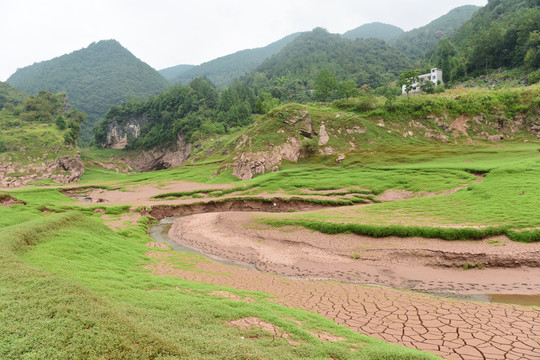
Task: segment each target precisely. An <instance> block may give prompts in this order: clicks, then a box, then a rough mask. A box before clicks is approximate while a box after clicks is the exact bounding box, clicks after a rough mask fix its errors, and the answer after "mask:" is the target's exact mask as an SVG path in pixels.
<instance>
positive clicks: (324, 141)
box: [319, 124, 330, 146]
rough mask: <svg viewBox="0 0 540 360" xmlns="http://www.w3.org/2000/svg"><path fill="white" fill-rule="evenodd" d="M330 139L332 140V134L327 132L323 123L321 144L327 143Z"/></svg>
mask: <svg viewBox="0 0 540 360" xmlns="http://www.w3.org/2000/svg"><path fill="white" fill-rule="evenodd" d="M328 140H330V136H329V135H328V133H327V132H326V128H325V127H324V124H321V127H320V128H319V146H322V145H326V143H327V142H328Z"/></svg>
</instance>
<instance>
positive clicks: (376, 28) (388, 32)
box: [343, 22, 404, 41]
mask: <svg viewBox="0 0 540 360" xmlns="http://www.w3.org/2000/svg"><path fill="white" fill-rule="evenodd" d="M403 33H404V31H403V29H401V28H399V27H397V26H394V25H389V24H383V23H380V22H373V23H369V24H364V25H361V26H359V27H357V28H356V29H353V30H349V31H347V32H346V33H344V34H343V37H344V38H346V39H351V40H354V39H369V38H375V39H381V40H384V41H389V40H393V39H395V38H397V37H398V36H400V35H401V34H403Z"/></svg>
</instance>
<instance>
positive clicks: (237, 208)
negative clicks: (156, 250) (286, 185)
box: [148, 197, 339, 220]
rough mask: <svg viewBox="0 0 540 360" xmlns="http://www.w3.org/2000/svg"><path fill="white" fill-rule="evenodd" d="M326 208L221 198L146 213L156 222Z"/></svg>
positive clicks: (298, 201)
mask: <svg viewBox="0 0 540 360" xmlns="http://www.w3.org/2000/svg"><path fill="white" fill-rule="evenodd" d="M328 206H339V205H322V204H319V203H315V202H310V201H306V200H303V199H295V198H279V197H276V198H268V199H265V198H257V199H253V198H252V199H247V198H223V199H219V200H209V201H199V202H197V203H192V204H189V203H188V204H178V205H154V206H152V207H151V209H150V210H149V211H148V214H150V215H152V216H153V217H155V218H156V219H158V220H161V219H164V218H166V217H171V216H181V215H193V214H203V213H218V212H231V211H234V212H256V211H259V212H286V211H289V210H294V211H309V210H318V209H322V208H325V207H328Z"/></svg>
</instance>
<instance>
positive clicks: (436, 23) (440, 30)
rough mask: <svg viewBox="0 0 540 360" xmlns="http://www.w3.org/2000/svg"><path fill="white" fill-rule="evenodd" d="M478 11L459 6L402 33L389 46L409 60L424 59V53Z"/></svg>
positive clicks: (468, 6) (476, 7) (476, 8)
mask: <svg viewBox="0 0 540 360" xmlns="http://www.w3.org/2000/svg"><path fill="white" fill-rule="evenodd" d="M478 9H480V7H479V6H474V5H464V6H460V7H458V8H455V9H453V10H451V11H450V12H449V13H448V14H446V15H443V16H441V17H440V18H438V19H435V20H433V21H432V22H430V23H429V24H427V25H425V26H422V27H419V28H417V29H413V30H411V31H407V32H406V33H403V34H402V35H401V36H399V37H397V38H395V39H393V40H391V41H390V44H392V45H393V46H395V47H396V48H397V49H398V50H400V51H401V52H403V53H404V54H405V55H407V56H408V57H410V58H411V59H421V58H424V57H425V55H426V51H428V50H429V49H430V48H433V47H435V46H436V45H437V43H438V42H439V40H440V39H441V38H444V37H447V36H450V35H451V34H452V33H454V32H455V31H456V30H457V29H459V28H460V27H461V26H462V25H463V24H464V23H465V22H466V21H468V20H469V19H470V18H471V16H473V14H474V13H475V12H476V11H478Z"/></svg>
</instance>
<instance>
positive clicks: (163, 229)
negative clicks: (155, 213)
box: [149, 216, 257, 270]
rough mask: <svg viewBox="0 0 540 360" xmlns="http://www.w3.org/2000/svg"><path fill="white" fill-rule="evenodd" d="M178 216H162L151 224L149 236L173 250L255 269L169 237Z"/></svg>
mask: <svg viewBox="0 0 540 360" xmlns="http://www.w3.org/2000/svg"><path fill="white" fill-rule="evenodd" d="M180 217H181V216H178V217H169V218H164V219H163V220H160V222H159V223H158V224H156V225H152V226H151V227H150V229H149V235H150V237H151V238H152V239H154V240H156V241H159V242H164V243H167V244H169V245H170V246H171V247H172V248H173V250H175V251H184V252H189V253H193V254H199V255H202V256H204V257H207V258H209V259H212V260H214V261H217V262H219V263H222V264H226V265H233V266H238V267H242V268H246V269H253V270H257V269H256V268H255V266H252V265H244V264H238V263H234V262H232V261H228V260H226V259H223V258H220V257H219V256H215V255H207V254H203V253H201V252H200V251H199V250H197V249H193V248H190V247H188V246H184V245H182V244H179V243H177V242H176V241H174V240H172V239H171V238H170V237H169V230H171V227H172V225H173V223H174V220H176V219H178V218H180Z"/></svg>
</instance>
